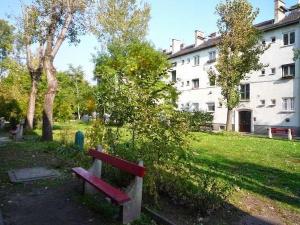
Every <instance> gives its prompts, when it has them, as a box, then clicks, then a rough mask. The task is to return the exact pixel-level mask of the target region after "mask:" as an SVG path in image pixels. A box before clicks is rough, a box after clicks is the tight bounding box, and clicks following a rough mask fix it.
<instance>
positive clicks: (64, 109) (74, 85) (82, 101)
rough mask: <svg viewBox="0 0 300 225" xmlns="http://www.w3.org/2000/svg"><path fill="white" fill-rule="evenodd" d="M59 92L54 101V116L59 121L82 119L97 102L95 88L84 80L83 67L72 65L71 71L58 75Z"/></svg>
mask: <svg viewBox="0 0 300 225" xmlns="http://www.w3.org/2000/svg"><path fill="white" fill-rule="evenodd" d="M57 80H58V90H57V95H56V97H55V100H54V105H55V107H54V116H55V118H56V119H57V120H63V121H66V120H69V119H74V117H75V115H76V117H77V118H78V119H80V115H82V114H83V113H89V111H90V109H89V107H91V102H95V100H94V95H93V88H92V87H91V86H90V85H89V83H88V82H87V81H85V80H84V73H83V71H82V69H81V67H74V66H72V65H70V67H69V70H68V71H65V72H58V73H57Z"/></svg>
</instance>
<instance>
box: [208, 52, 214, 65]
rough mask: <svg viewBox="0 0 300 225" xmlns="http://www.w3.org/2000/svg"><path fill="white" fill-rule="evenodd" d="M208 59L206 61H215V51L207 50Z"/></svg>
mask: <svg viewBox="0 0 300 225" xmlns="http://www.w3.org/2000/svg"><path fill="white" fill-rule="evenodd" d="M208 54H209V60H208V62H214V61H216V51H212V52H209V53H208Z"/></svg>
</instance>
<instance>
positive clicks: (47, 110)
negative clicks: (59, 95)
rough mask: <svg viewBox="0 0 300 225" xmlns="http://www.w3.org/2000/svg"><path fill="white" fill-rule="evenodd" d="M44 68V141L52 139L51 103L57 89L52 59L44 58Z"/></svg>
mask: <svg viewBox="0 0 300 225" xmlns="http://www.w3.org/2000/svg"><path fill="white" fill-rule="evenodd" d="M44 68H45V72H46V76H47V81H48V82H47V83H48V90H47V92H46V94H45V100H44V107H43V129H42V139H43V140H44V141H52V140H53V132H52V127H53V104H54V98H55V95H56V91H57V86H58V84H57V79H56V70H55V68H54V66H53V60H51V59H45V62H44Z"/></svg>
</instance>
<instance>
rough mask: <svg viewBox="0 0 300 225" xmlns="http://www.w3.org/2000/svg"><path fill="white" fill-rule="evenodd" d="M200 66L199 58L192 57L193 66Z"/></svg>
mask: <svg viewBox="0 0 300 225" xmlns="http://www.w3.org/2000/svg"><path fill="white" fill-rule="evenodd" d="M199 64H200V56H199V55H197V56H194V66H199Z"/></svg>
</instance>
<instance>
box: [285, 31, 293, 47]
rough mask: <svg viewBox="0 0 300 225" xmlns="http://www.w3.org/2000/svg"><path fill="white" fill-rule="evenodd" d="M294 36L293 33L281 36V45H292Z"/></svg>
mask: <svg viewBox="0 0 300 225" xmlns="http://www.w3.org/2000/svg"><path fill="white" fill-rule="evenodd" d="M295 39H296V35H295V32H294V31H293V32H289V33H286V34H283V45H292V44H294V43H295Z"/></svg>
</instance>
